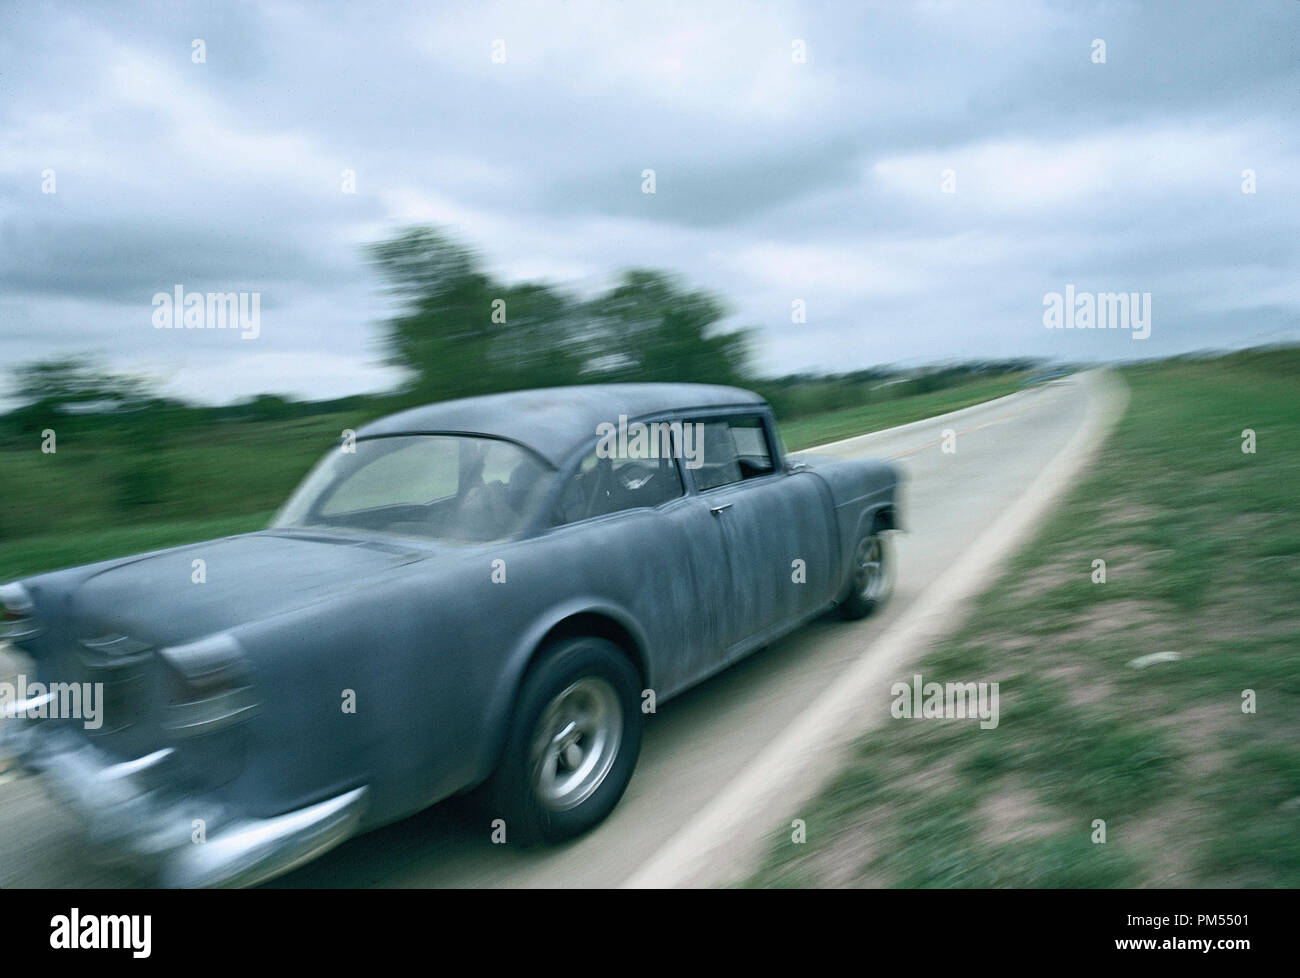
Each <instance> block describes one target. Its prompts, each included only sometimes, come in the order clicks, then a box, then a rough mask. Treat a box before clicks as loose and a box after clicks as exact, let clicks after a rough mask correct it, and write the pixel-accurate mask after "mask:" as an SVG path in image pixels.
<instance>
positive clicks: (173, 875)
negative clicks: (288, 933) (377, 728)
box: [0, 719, 366, 887]
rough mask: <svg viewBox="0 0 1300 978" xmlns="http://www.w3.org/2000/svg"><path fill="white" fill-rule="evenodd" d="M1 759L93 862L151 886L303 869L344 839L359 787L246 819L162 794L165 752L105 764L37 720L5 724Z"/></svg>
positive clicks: (361, 796)
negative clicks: (73, 821)
mask: <svg viewBox="0 0 1300 978" xmlns="http://www.w3.org/2000/svg"><path fill="white" fill-rule="evenodd" d="M0 740H2V741H3V748H4V750H3V753H5V754H8V755H9V756H11V757H13V758H14V759H16V760H17V761H19V762H20V763H21V764H22V765H23V766H24V767H26V768H28V769H30V770H33V771H36V772H38V773H40V774H42V775H43V776H44V777H45V779H46V781H47V783H48V784H49V786H50V788H51V789H52V790H53V792H54V794H55V795H56V796H57V797H58V798H59V799H60V800H61V801H62V802H64V803H65V804H66V805H67V806H68V807H69V808H70V809H71V810H72V811H73V813H74V814H76V815H77V816H78V817H79V818H80V820H81V821H82V823H83V824H84V827H85V830H86V838H87V842H88V844H89V846H90V848H91V851H92V853H93V854H94V855H95V856H96V857H98V858H99V859H100V861H103V862H108V863H114V864H122V865H126V866H129V867H131V868H134V869H136V870H140V871H144V872H147V873H151V874H153V875H154V878H155V881H156V883H157V885H159V886H165V887H210V886H252V885H254V884H257V883H261V882H264V881H265V880H268V879H271V878H272V877H275V876H279V875H280V874H281V873H287V872H288V871H289V870H291V869H294V868H295V867H297V866H300V865H302V864H303V863H306V862H308V861H310V860H312V859H314V858H316V857H317V856H319V855H321V854H322V853H324V852H326V851H327V850H329V849H332V848H333V847H334V846H336V845H338V844H339V843H340V842H342V841H343V840H344V839H346V838H348V836H350V835H352V834H353V833H354V832H355V831H356V828H357V825H358V824H359V823H360V821H361V816H362V815H363V813H364V811H365V803H366V789H365V788H364V787H361V788H355V789H353V790H352V791H349V792H347V793H345V794H342V795H338V796H337V797H334V798H330V799H328V800H326V801H322V802H319V803H317V804H315V805H310V806H308V807H307V808H300V809H298V810H297V811H293V812H287V813H285V814H283V815H276V816H273V817H271V818H246V817H242V816H240V815H238V814H236V813H232V812H230V811H228V810H227V809H226V808H225V806H223V805H222V803H221V802H220V801H219V800H218V799H216V798H211V797H202V796H199V797H184V796H178V795H176V794H175V793H174V792H173V791H171V790H169V789H168V786H167V777H166V774H167V769H168V767H169V764H170V762H171V761H172V759H173V757H172V755H173V752H172V749H171V748H165V749H163V750H160V751H156V752H154V753H152V754H148V755H146V756H144V757H139V758H135V759H133V760H130V761H123V762H114V761H112V760H111V759H109V758H108V757H107V756H106V755H105V754H104V753H103V752H102V751H101V750H99V749H98V748H96V747H95V746H94V745H93V744H89V743H87V742H86V741H85V740H84V739H82V738H80V737H78V736H77V735H75V734H73V733H72V732H70V731H67V730H60V729H57V728H51V727H50V725H49V724H48V723H47V722H43V721H35V722H33V721H24V720H20V719H10V720H7V721H6V722H5V723H4V724H3V727H0Z"/></svg>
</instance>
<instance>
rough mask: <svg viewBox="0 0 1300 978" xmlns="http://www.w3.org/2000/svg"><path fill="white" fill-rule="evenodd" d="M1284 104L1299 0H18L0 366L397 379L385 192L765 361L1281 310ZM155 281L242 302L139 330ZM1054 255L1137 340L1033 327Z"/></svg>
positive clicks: (1187, 328) (1294, 77)
mask: <svg viewBox="0 0 1300 978" xmlns="http://www.w3.org/2000/svg"><path fill="white" fill-rule="evenodd" d="M195 39H201V40H202V42H203V45H202V47H203V55H204V57H205V61H203V63H195V60H194V58H195V53H194V52H195V45H194V41H195ZM1097 40H1101V41H1104V44H1105V61H1104V63H1097V62H1096V60H1095V59H1096V57H1097V52H1098V50H1099V49H1098V47H1097V45H1096V44H1095V43H1094V42H1095V41H1097ZM497 41H502V42H504V48H503V49H502V48H501V47H500V46H497V47H496V48H494V42H497ZM796 42H803V50H805V51H806V60H804V61H802V62H801V61H800V60H799V59H798V57H797V54H798V51H799V50H800V46H799V45H798V44H796ZM494 50H495V51H496V52H497V54H498V57H497V58H496V59H494ZM502 50H504V56H505V57H504V61H501V60H500V57H499V55H500V52H501V51H502ZM1298 108H1300V3H1297V2H1296V0H1274V2H1259V3H1249V2H1246V3H1227V2H1206V3H1191V2H1174V0H1167V2H1150V3H1145V4H1135V3H1122V2H1112V3H1087V2H1074V3H1064V2H1050V3H1035V2H1024V3H1010V4H1006V5H1000V4H993V3H974V2H971V3H951V4H950V3H917V4H907V3H904V2H891V3H881V4H865V3H851V2H847V0H844V2H831V0H828V2H823V3H767V2H759V0H746V2H738V3H734V4H732V3H722V2H701V0H695V2H681V3H677V2H671V0H653V2H625V0H606V2H601V3H587V2H578V0H516V2H510V3H491V2H484V0H472V2H462V3H437V4H401V5H392V6H381V5H378V4H370V3H365V4H362V3H351V4H337V5H331V4H318V3H309V4H302V5H295V4H276V3H259V4H247V5H244V4H224V3H223V4H207V3H185V2H175V0H169V2H162V3H156V4H152V3H140V4H131V5H126V4H121V5H108V4H86V5H84V6H83V5H76V4H40V5H38V4H5V5H4V6H3V8H2V9H0V221H2V222H3V223H2V225H0V365H6V366H11V365H13V364H14V363H17V362H23V361H26V360H31V359H35V358H41V357H48V356H52V355H60V354H71V353H77V352H82V351H88V352H94V353H97V354H99V355H100V356H102V357H103V358H104V359H106V360H108V361H109V362H111V363H112V364H113V365H114V366H117V367H121V368H126V369H132V370H140V371H145V372H148V373H149V374H150V375H152V376H154V377H155V378H156V379H158V380H159V381H160V382H162V383H163V384H165V385H166V387H167V389H168V390H169V391H170V392H171V393H174V394H178V395H180V396H184V397H187V398H190V399H193V400H200V401H210V402H220V401H228V400H231V399H234V398H238V397H244V396H247V395H250V394H254V393H258V392H264V391H272V392H278V393H287V394H293V395H298V396H308V397H329V396H337V395H342V394H348V393H354V392H358V391H363V390H374V389H380V388H383V387H385V386H387V385H389V384H391V383H392V382H393V380H394V379H395V377H394V373H393V371H392V370H391V368H388V367H385V366H383V364H382V362H381V361H382V350H381V345H380V339H381V336H382V330H381V325H380V324H381V322H382V319H383V317H384V315H385V312H386V308H385V300H384V299H383V296H382V293H381V291H380V283H379V282H378V281H377V280H376V278H375V275H374V273H373V271H372V270H371V269H370V268H369V267H368V266H367V265H366V262H365V260H364V258H363V256H362V254H361V247H362V245H363V244H364V243H366V242H371V241H375V240H377V239H379V238H381V237H382V236H384V235H385V234H387V233H390V232H391V231H392V230H393V229H394V228H396V227H399V226H401V225H404V224H407V223H411V222H431V223H436V224H439V225H443V226H445V227H447V228H448V229H449V230H450V231H451V232H452V233H453V234H454V235H455V236H457V237H459V238H460V239H461V240H463V241H464V242H465V243H466V244H468V245H470V246H471V247H473V248H474V249H476V250H477V251H479V252H480V253H481V254H482V255H483V257H484V259H485V261H486V263H487V264H488V266H489V267H490V268H491V269H492V270H493V271H494V272H496V273H498V274H500V275H501V276H503V277H504V278H506V279H508V280H517V279H527V278H535V277H541V278H545V279H547V280H551V281H553V282H557V283H559V284H562V285H567V286H569V287H571V288H573V289H574V290H576V291H580V292H583V293H586V292H589V291H591V290H594V289H596V288H599V287H600V286H602V285H604V284H606V283H608V281H609V280H610V278H611V277H612V276H613V275H614V274H616V273H617V272H618V271H619V270H620V269H622V268H626V267H629V266H648V267H658V268H666V269H671V270H674V271H676V272H678V273H680V274H681V275H682V276H684V277H685V279H686V280H687V281H688V282H689V283H690V284H692V285H694V286H698V287H703V288H707V289H710V290H713V291H715V292H716V293H718V294H719V295H721V296H722V297H724V299H725V300H726V301H727V302H728V303H729V305H730V307H731V308H732V309H733V311H734V316H733V317H732V319H731V320H729V322H730V323H733V324H734V325H737V326H742V325H743V326H754V327H756V328H757V330H758V334H757V335H758V342H757V346H756V353H757V365H758V366H759V367H760V368H761V369H763V370H764V371H765V372H787V371H792V370H797V369H803V368H824V369H851V368H855V367H863V366H869V365H873V364H879V363H898V362H903V363H916V362H921V361H928V360H932V359H941V358H973V357H1001V356H1008V355H1021V354H1030V355H1040V356H1048V357H1060V358H1069V359H1114V358H1123V357H1146V356H1158V355H1165V354H1169V353H1176V352H1183V351H1187V350H1194V349H1201V348H1206V347H1216V348H1221V347H1236V346H1244V345H1250V344H1257V343H1264V342H1277V341H1282V340H1288V339H1290V340H1297V339H1300V316H1298V315H1297V309H1298V307H1300V274H1297V269H1298V268H1300V263H1298V262H1297V258H1298V257H1300V254H1298V252H1300V233H1297V232H1298V230H1300V220H1298V219H1300V167H1298V166H1297V164H1298V163H1300V113H1298V112H1297V109H1298ZM646 169H653V170H654V171H655V182H656V187H655V191H656V192H655V193H654V194H647V193H643V179H642V171H643V170H646ZM50 170H52V171H54V190H55V192H54V193H47V192H43V191H45V190H48V189H49V186H48V179H47V177H48V173H47V171H50ZM344 170H352V171H354V172H355V174H356V189H355V193H345V192H344V190H343V182H344V179H343V175H342V174H343V171H344ZM1246 170H1251V171H1253V172H1254V181H1255V187H1254V189H1255V192H1254V193H1243V182H1244V181H1245V180H1246V178H1245V177H1243V171H1246ZM944 171H952V173H951V176H950V183H949V189H953V188H955V192H952V193H946V192H944V190H945V188H944ZM178 284H179V285H183V286H184V288H185V289H186V290H187V291H199V292H206V291H248V292H254V291H255V292H260V293H261V303H262V306H261V327H260V335H259V336H258V337H257V339H255V340H243V339H241V337H240V335H239V333H238V332H226V331H217V330H177V331H171V330H158V329H155V328H153V325H152V322H151V316H152V314H153V311H154V310H153V306H152V302H151V300H152V297H153V295H154V294H155V293H157V292H171V291H172V290H173V289H174V288H175V286H176V285H178ZM1067 284H1073V285H1074V286H1075V287H1076V289H1078V290H1081V291H1087V290H1091V291H1094V292H1110V291H1125V292H1150V293H1151V295H1152V323H1151V335H1150V337H1149V338H1148V339H1145V340H1135V339H1133V337H1132V335H1131V334H1130V332H1127V331H1115V330H1108V331H1096V330H1092V331H1076V330H1068V331H1066V330H1050V329H1047V328H1045V327H1044V325H1043V318H1042V317H1043V310H1044V305H1043V301H1044V296H1045V295H1046V294H1047V293H1049V292H1053V291H1057V292H1062V291H1064V289H1065V287H1066V285H1067ZM795 300H802V301H803V302H804V303H805V304H806V310H807V312H806V315H807V322H806V323H795V322H792V321H791V310H792V303H793V302H794V301H795Z"/></svg>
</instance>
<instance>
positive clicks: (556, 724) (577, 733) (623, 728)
mask: <svg viewBox="0 0 1300 978" xmlns="http://www.w3.org/2000/svg"><path fill="white" fill-rule="evenodd" d="M640 689H641V682H640V677H639V676H638V674H637V671H636V669H635V668H633V666H632V664H631V663H630V662H629V661H628V658H627V656H626V655H624V654H623V651H622V650H621V649H620V648H619V647H618V646H617V645H615V644H614V643H612V642H609V641H607V640H605V639H601V638H595V637H585V638H572V639H565V640H562V641H560V642H557V643H556V644H555V645H553V646H552V647H550V648H549V649H547V650H545V651H544V652H543V653H542V656H541V657H540V659H539V660H538V662H537V664H536V665H535V666H534V667H533V668H532V669H531V670H530V671H529V673H528V676H527V678H526V679H525V680H524V685H523V688H522V689H521V690H520V693H519V698H518V700H517V701H516V703H515V711H514V716H513V717H512V719H511V724H510V732H509V735H508V737H507V740H506V748H505V753H504V755H503V756H502V758H501V763H500V765H499V766H498V768H497V771H496V773H495V774H494V775H493V776H492V779H491V780H490V781H489V783H488V785H487V791H486V799H487V804H488V807H489V809H490V810H491V811H492V812H493V817H496V818H503V819H505V822H506V838H507V840H508V841H517V842H523V843H526V844H527V843H538V842H560V841H563V840H564V839H569V838H572V837H574V836H576V835H580V834H581V833H583V832H585V831H587V830H588V829H590V828H592V827H593V826H595V825H596V824H597V823H599V822H600V821H601V820H602V819H604V818H605V816H607V815H608V814H609V813H610V811H612V810H613V808H614V806H615V805H616V804H618V800H619V798H621V797H622V795H623V792H624V790H625V789H626V788H627V785H628V782H629V781H631V779H632V770H633V768H634V767H635V766H636V760H637V755H638V754H639V753H640V750H641V722H642V716H641V711H640Z"/></svg>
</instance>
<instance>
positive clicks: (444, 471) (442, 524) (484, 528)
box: [271, 435, 551, 543]
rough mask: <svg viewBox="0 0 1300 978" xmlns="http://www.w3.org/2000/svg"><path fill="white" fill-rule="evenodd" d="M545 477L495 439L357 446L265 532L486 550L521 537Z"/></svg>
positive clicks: (531, 459)
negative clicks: (336, 533)
mask: <svg viewBox="0 0 1300 978" xmlns="http://www.w3.org/2000/svg"><path fill="white" fill-rule="evenodd" d="M550 472H551V470H550V469H549V468H547V466H546V465H545V464H544V463H543V462H541V461H540V460H539V459H538V458H537V457H536V456H534V455H532V454H531V453H530V452H528V451H526V450H525V449H523V448H520V447H519V446H518V445H514V444H512V443H510V442H507V441H501V440H499V439H495V438H480V437H472V436H468V435H402V436H397V437H388V438H370V439H362V440H359V441H356V442H353V443H351V444H344V445H343V446H341V447H340V448H337V449H335V450H334V451H332V452H330V453H329V455H327V456H326V457H325V458H324V459H323V460H322V461H321V462H320V464H319V465H317V466H316V468H315V469H313V470H312V472H311V474H310V475H309V476H307V478H306V479H305V480H304V481H303V483H302V485H300V486H299V487H298V489H297V491H295V492H294V494H293V495H292V496H291V497H290V498H289V501H288V502H287V503H286V504H285V505H284V508H283V509H282V510H281V511H280V513H279V515H278V516H277V517H276V518H275V521H274V522H273V523H272V524H271V525H272V526H273V527H280V528H297V529H341V530H365V531H369V532H374V533H389V534H394V535H397V536H409V537H424V538H426V539H430V540H438V541H442V542H447V543H489V542H491V541H494V540H501V539H504V538H506V537H509V536H513V535H514V534H515V533H517V532H519V531H520V530H521V529H523V527H524V525H525V523H526V522H527V520H528V517H529V516H530V515H532V513H533V512H535V510H536V506H537V502H538V497H539V495H540V494H541V493H542V491H543V490H544V488H545V486H546V484H547V482H548V478H547V476H549V474H550Z"/></svg>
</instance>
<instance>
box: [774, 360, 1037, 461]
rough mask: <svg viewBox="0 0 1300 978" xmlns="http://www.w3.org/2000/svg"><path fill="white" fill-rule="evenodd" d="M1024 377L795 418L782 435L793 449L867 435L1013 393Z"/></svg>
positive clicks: (1006, 377)
mask: <svg viewBox="0 0 1300 978" xmlns="http://www.w3.org/2000/svg"><path fill="white" fill-rule="evenodd" d="M1024 377H1025V375H1024V374H1020V373H1015V374H1002V375H999V376H997V377H985V378H980V379H978V380H972V381H968V382H967V383H964V384H959V385H957V386H955V387H948V388H945V389H943V390H938V391H932V392H930V393H928V394H913V395H911V396H909V397H898V398H892V399H889V400H882V401H878V402H875V403H872V404H865V405H862V406H861V407H851V408H842V409H840V410H838V411H827V412H826V413H825V414H815V415H812V416H810V417H806V418H795V419H793V420H791V421H785V422H783V423H782V424H781V436H782V437H783V438H784V439H785V443H786V446H787V447H788V448H789V449H790V451H792V452H797V451H801V450H803V449H805V448H811V447H812V446H814V445H824V444H826V443H828V442H832V441H837V440H838V439H841V438H851V437H853V436H854V435H865V434H867V433H868V432H872V431H879V430H881V429H882V428H893V427H894V426H896V425H900V424H907V423H908V422H909V421H920V420H922V419H923V418H932V417H934V416H935V415H936V414H946V413H947V412H949V411H958V410H960V409H962V408H964V407H970V406H971V405H972V404H979V403H981V402H982V401H991V400H993V399H994V398H996V397H1003V396H1005V395H1007V394H1014V393H1015V392H1016V391H1018V390H1020V389H1021V386H1022V383H1023V380H1024Z"/></svg>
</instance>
